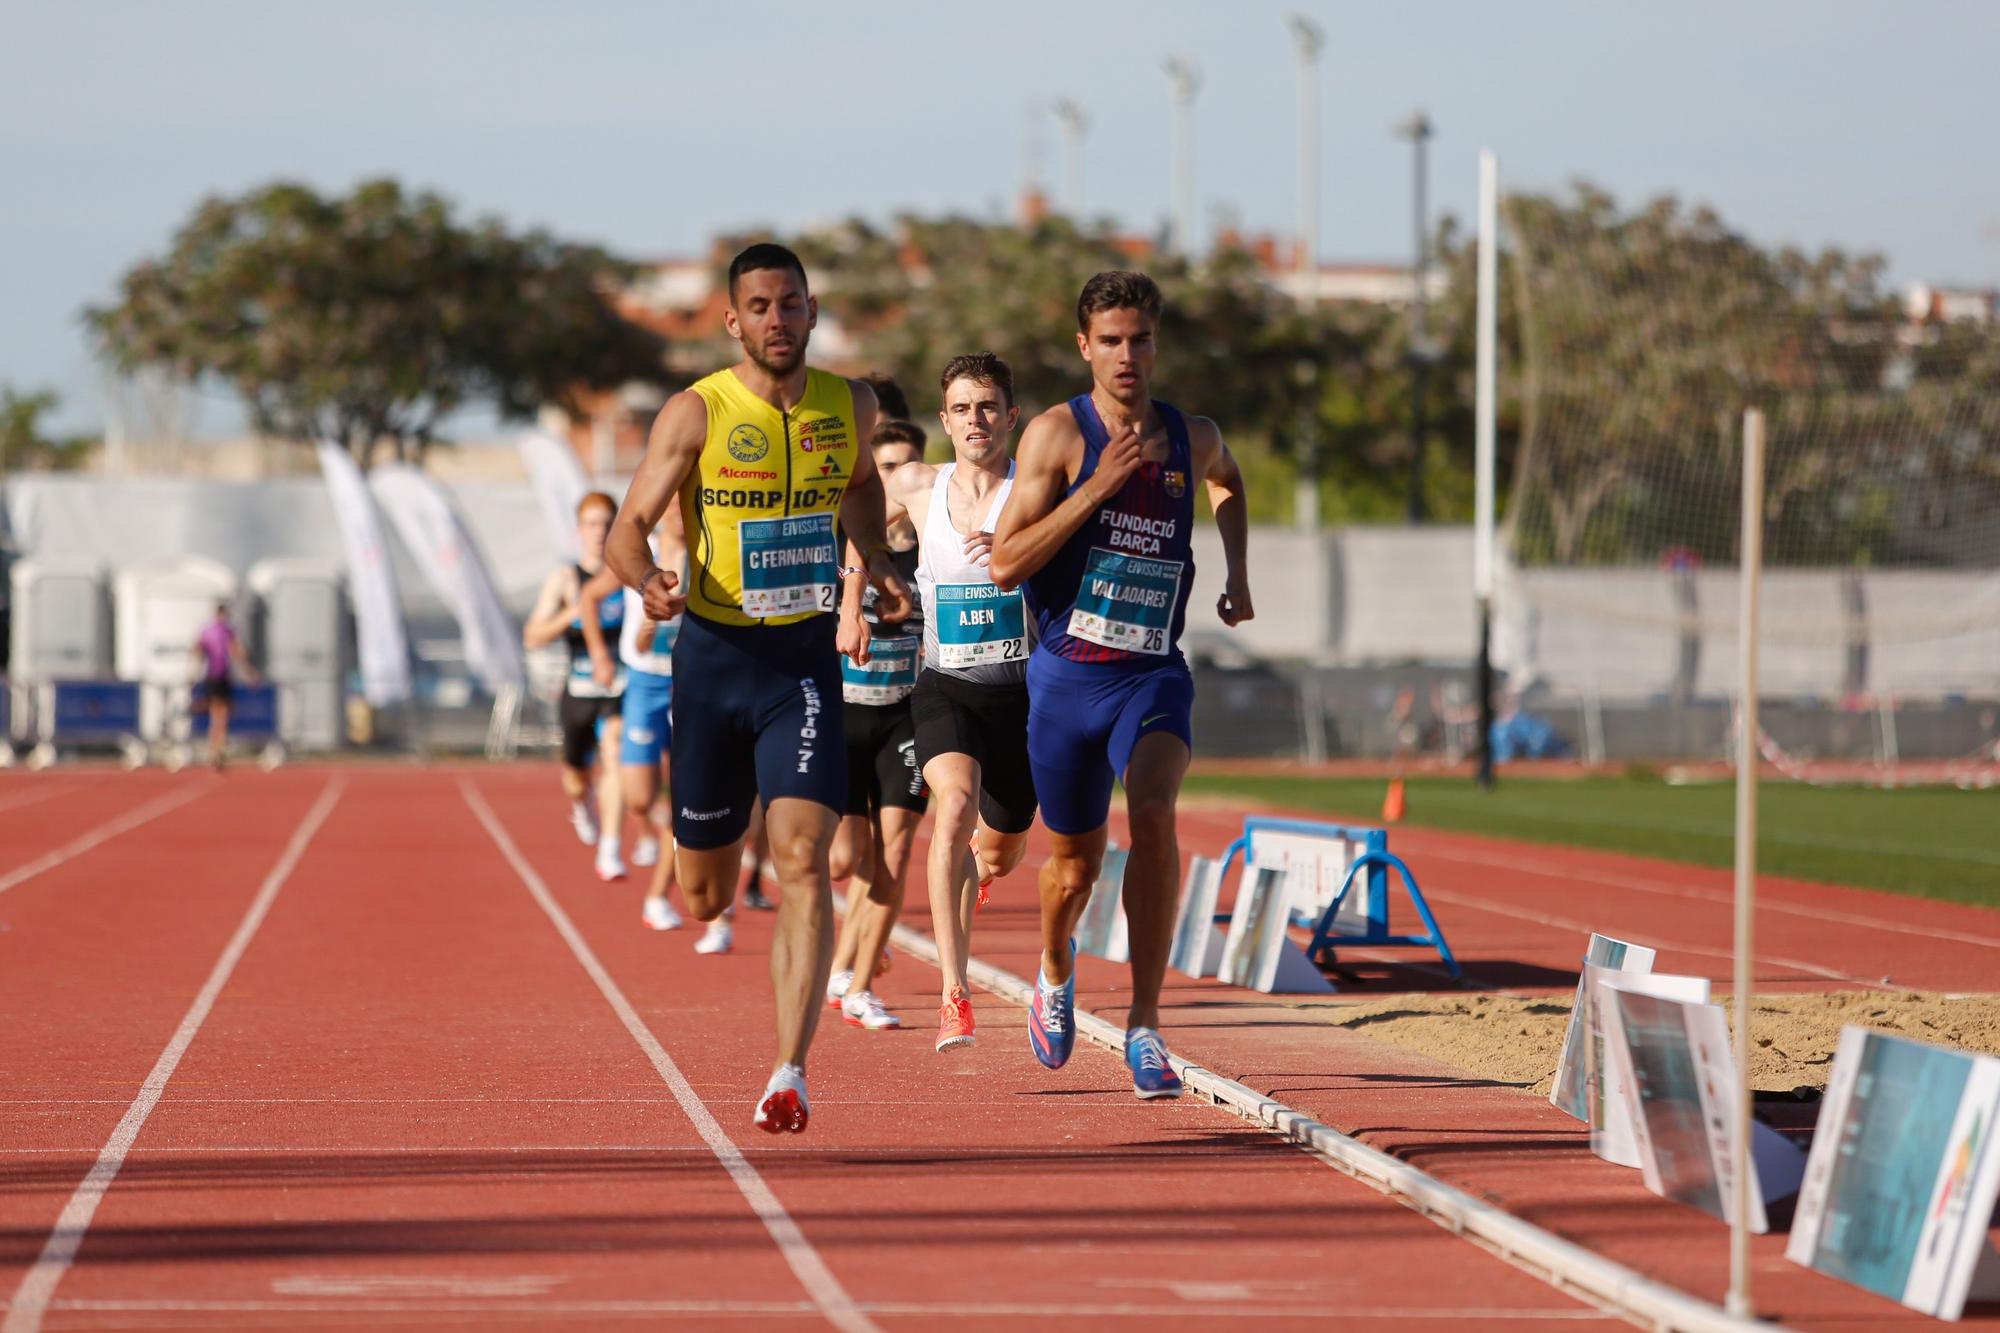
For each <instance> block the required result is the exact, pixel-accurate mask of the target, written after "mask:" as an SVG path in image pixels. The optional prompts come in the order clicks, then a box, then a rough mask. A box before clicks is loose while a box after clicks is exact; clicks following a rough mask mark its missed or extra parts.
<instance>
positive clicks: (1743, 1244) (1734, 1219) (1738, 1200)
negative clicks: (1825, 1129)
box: [1727, 407, 1764, 1319]
mask: <svg viewBox="0 0 2000 1333" xmlns="http://www.w3.org/2000/svg"><path fill="white" fill-rule="evenodd" d="M1739 564H1740V570H1739V574H1738V577H1739V581H1740V585H1741V589H1742V591H1741V593H1740V596H1739V599H1738V600H1739V609H1738V615H1739V620H1738V623H1737V627H1736V635H1737V654H1738V663H1739V668H1740V672H1741V683H1740V684H1739V686H1738V689H1739V690H1740V691H1741V693H1742V698H1741V701H1740V702H1739V704H1738V705H1737V710H1736V959H1735V962H1736V969H1735V982H1734V986H1735V990H1736V1078H1737V1087H1736V1144H1735V1148H1736V1162H1735V1173H1736V1179H1735V1181H1734V1182H1733V1183H1734V1185H1735V1189H1734V1191H1733V1196H1732V1198H1731V1199H1730V1203H1729V1299H1728V1303H1727V1305H1728V1310H1729V1313H1730V1314H1732V1315H1736V1316H1737V1317H1739V1318H1744V1319H1747V1318H1750V1317H1751V1304H1750V1172H1751V1170H1752V1169H1753V1167H1752V1157H1751V1152H1750V1009H1751V1005H1750V987H1751V973H1752V971H1753V969H1752V967H1751V955H1752V953H1753V950H1754V948H1755V938H1756V924H1757V921H1756V911H1757V734H1758V733H1757V593H1758V589H1759V587H1760V585H1761V584H1762V581H1763V566H1764V414H1763V413H1762V412H1760V411H1758V410H1757V409H1756V408H1754V407H1753V408H1751V409H1749V410H1748V411H1746V412H1745V413H1744V414H1743V538H1742V543H1741V554H1740V559H1739Z"/></svg>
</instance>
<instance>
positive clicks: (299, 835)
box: [0, 778, 346, 1333]
mask: <svg viewBox="0 0 2000 1333" xmlns="http://www.w3.org/2000/svg"><path fill="white" fill-rule="evenodd" d="M345 785H346V783H345V781H344V780H343V779H341V778H335V779H334V780H333V781H331V782H329V783H328V784H327V787H326V790H325V791H324V792H323V793H321V795H320V798H319V800H317V801H315V802H313V807H312V809H310V810H308V811H306V817H305V819H304V820H302V821H301V822H300V824H299V827H298V829H297V830H296V831H295V832H294V833H293V834H292V840H291V841H290V842H288V843H286V844H285V850H284V854H283V855H281V856H280V857H279V858H278V863H277V864H276V865H274V866H272V867H271V873H270V874H268V875H266V876H265V877H264V883H263V884H262V886H260V887H259V888H258V890H257V896H256V897H255V898H254V899H252V900H251V902H250V910H249V911H247V912H245V913H244V914H243V920H242V922H241V923H240V924H238V925H237V927H236V933H235V934H234V935H232V936H230V937H229V943H228V944H227V945H226V946H225V947H224V948H223V950H222V956H221V957H220V958H218V959H216V960H215V967H214V969H213V970H212V971H211V972H209V974H208V980H207V981H206V982H204V983H203V984H202V988H201V991H200V993H199V994H197V995H196V996H195V997H194V1003H193V1004H191V1005H189V1006H188V1011H187V1013H186V1015H184V1016H183V1017H182V1019H181V1025H180V1026H179V1027H177V1028H175V1029H174V1035H173V1037H172V1038H171V1039H170V1040H169V1041H168V1042H167V1048H166V1049H165V1050H163V1051H161V1052H160V1058H159V1059H158V1060H156V1061H155V1062H154V1063H153V1072H152V1073H150V1074H148V1075H147V1076H146V1081H145V1083H144V1084H143V1085H141V1087H140V1088H139V1095H138V1096H137V1097H135V1098H133V1099H132V1105H131V1106H129V1107H128V1108H126V1111H125V1115H124V1118H123V1119H121V1120H120V1121H119V1122H118V1127H117V1128H116V1129H114V1130H112V1131H111V1138H110V1139H109V1140H108V1141H107V1142H106V1143H105V1145H104V1147H103V1148H102V1149H101V1150H100V1151H99V1152H98V1154H97V1161H96V1163H95V1164H94V1165H93V1166H92V1167H91V1168H90V1174H88V1175H86V1176H85V1177H84V1178H83V1183H82V1184H80V1185H78V1186H77V1187H76V1192H75V1193H73V1194H71V1195H70V1196H69V1202H68V1203H67V1204H65V1205H63V1210H62V1215H61V1216H60V1217H58V1218H57V1219H56V1225H55V1230H53V1231H51V1232H50V1233H49V1239H48V1242H47V1243H46V1244H44V1245H43V1246H42V1253H41V1257H40V1258H38V1259H36V1260H35V1266H34V1267H33V1268H30V1269H29V1270H28V1272H27V1274H26V1276H24V1277H23V1278H22V1279H21V1285H20V1286H19V1287H17V1288H16V1289H15V1291H14V1299H13V1301H12V1302H10V1304H9V1307H8V1310H7V1321H6V1323H4V1324H0V1333H36V1330H37V1329H39V1328H41V1326H42V1316H43V1315H44V1314H45V1313H46V1312H47V1310H48V1308H49V1301H50V1298H52V1297H53V1296H54V1295H55V1291H56V1286H57V1284H58V1283H60V1282H61V1281H62V1280H63V1274H65V1273H67V1272H68V1271H69V1267H70V1265H71V1264H72V1263H74V1262H75V1260H76V1252H77V1249H78V1248H79V1247H80V1246H81V1245H82V1244H83V1237H84V1233H85V1232H87V1231H88V1230H90V1219H91V1218H92V1217H93V1216H95V1215H96V1213H97V1205H98V1204H99V1203H101V1202H103V1200H104V1195H105V1193H106V1192H107V1191H109V1190H110V1188H111V1182H112V1181H114V1180H116V1179H117V1178H118V1170H119V1168H120V1167H122V1166H124V1165H125V1159H126V1157H127V1156H128V1155H129V1154H130V1153H131V1151H132V1144H133V1142H134V1141H135V1140H136V1139H137V1138H138V1137H139V1131H140V1130H141V1129H143V1128H145V1124H146V1117H148V1116H150V1115H151V1114H152V1113H153V1108H154V1107H155V1106H157V1105H159V1102H160V1098H161V1096H162V1095H163V1094H165V1092H166V1090H167V1080H168V1079H170V1078H172V1077H173V1076H174V1070H175V1069H177V1068H179V1067H180V1063H181V1057H182V1056H183V1055H186V1054H187V1049H188V1047H189V1046H190V1045H192V1044H193V1042H194V1038H195V1034H196V1033H197V1032H199V1031H201V1025H202V1024H203V1023H204V1022H205V1021H207V1018H208V1011H209V1010H210V1009H212V1008H213V1007H214V1006H215V999H216V997H217V996H218V995H220V994H221V993H222V988H223V987H224V986H226V985H228V984H229V976H230V973H232V972H234V971H235V970H236V964H237V961H238V960H239V959H241V958H242V957H243V953H244V950H246V949H248V948H249V947H250V939H251V937H252V936H254V935H255V934H256V933H257V928H258V927H259V926H261V925H262V924H263V923H264V917H265V915H266V914H267V913H269V911H270V910H271V903H272V900H273V899H275V898H276V897H277V896H278V890H279V889H280V888H282V887H284V883H285V881H286V880H287V879H289V878H291V874H292V871H293V869H294V868H295V867H297V865H298V863H299V858H300V857H302V856H304V855H305V850H306V844H307V843H309V842H311V841H312V838H313V834H315V833H317V832H319V828H320V825H322V824H324V823H325V822H326V817H327V816H328V815H329V814H332V813H333V807H334V803H335V802H336V801H338V800H339V799H340V793H341V789H342V788H343V787H344V786H345Z"/></svg>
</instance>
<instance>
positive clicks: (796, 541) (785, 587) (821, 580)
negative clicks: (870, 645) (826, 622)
mask: <svg viewBox="0 0 2000 1333" xmlns="http://www.w3.org/2000/svg"><path fill="white" fill-rule="evenodd" d="M736 540H737V543H738V550H739V552H740V554H741V557H742V560H741V568H742V570H743V614H744V615H746V616H755V617H757V618H758V619H760V620H761V619H765V618H767V617H770V616H789V615H796V614H798V613H799V612H801V611H831V610H833V597H834V591H835V589H836V588H838V587H839V584H840V561H839V558H838V556H839V552H838V551H837V550H836V549H835V543H834V536H833V515H832V514H809V515H806V516H804V517H800V518H746V519H744V520H742V521H741V522H739V523H738V524H737V525H736Z"/></svg>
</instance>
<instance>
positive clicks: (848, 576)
mask: <svg viewBox="0 0 2000 1333" xmlns="http://www.w3.org/2000/svg"><path fill="white" fill-rule="evenodd" d="M842 540H843V542H844V543H845V547H844V549H845V550H846V553H847V554H846V556H845V557H844V561H843V563H842V565H841V574H840V612H839V621H840V623H839V625H838V627H837V628H836V629H835V630H834V635H833V646H834V648H835V649H837V650H838V651H840V652H842V653H844V654H846V655H847V656H848V657H850V658H852V659H853V661H854V665H856V666H867V665H868V639H869V634H868V622H867V621H866V620H865V619H863V618H862V615H861V605H862V602H863V601H864V600H866V598H867V596H868V571H867V570H865V569H863V568H862V567H861V548H860V547H858V546H856V545H855V544H854V541H853V539H852V538H848V537H845V536H843V538H842Z"/></svg>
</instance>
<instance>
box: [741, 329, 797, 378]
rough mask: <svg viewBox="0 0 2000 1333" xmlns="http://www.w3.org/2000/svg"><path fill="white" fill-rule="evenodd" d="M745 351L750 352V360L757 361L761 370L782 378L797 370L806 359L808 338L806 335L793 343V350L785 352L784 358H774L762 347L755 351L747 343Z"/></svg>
mask: <svg viewBox="0 0 2000 1333" xmlns="http://www.w3.org/2000/svg"><path fill="white" fill-rule="evenodd" d="M744 351H745V352H747V353H748V354H749V357H750V360H751V361H753V362H754V363H756V366H757V368H758V369H759V370H762V371H763V372H764V373H765V374H767V375H771V376H773V377H775V378H779V379H782V378H783V377H785V376H786V375H789V374H791V373H792V372H793V371H795V370H797V369H798V368H799V365H800V364H801V363H802V362H803V361H804V360H805V359H806V340H805V338H804V337H801V338H800V339H799V340H798V341H797V342H795V343H793V344H792V350H791V351H789V352H787V353H785V354H784V356H783V357H782V358H774V357H772V356H771V355H770V354H769V353H768V352H767V351H764V350H763V349H761V348H760V349H757V350H754V351H753V350H751V349H750V347H749V346H748V345H747V344H746V345H745V347H744Z"/></svg>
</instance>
